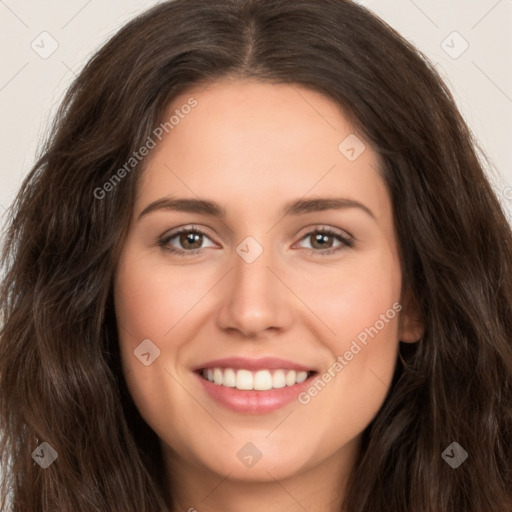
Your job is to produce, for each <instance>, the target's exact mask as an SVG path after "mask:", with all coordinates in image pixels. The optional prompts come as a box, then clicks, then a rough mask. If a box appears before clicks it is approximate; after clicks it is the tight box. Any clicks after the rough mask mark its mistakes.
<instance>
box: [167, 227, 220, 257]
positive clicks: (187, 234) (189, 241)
mask: <svg viewBox="0 0 512 512" xmlns="http://www.w3.org/2000/svg"><path fill="white" fill-rule="evenodd" d="M175 238H177V239H178V242H179V243H180V244H181V246H182V247H183V248H184V249H185V250H183V249H180V248H176V247H174V246H173V245H172V244H171V241H172V240H174V239H175ZM203 238H207V239H208V240H209V239H210V238H209V237H208V236H207V235H206V233H203V232H202V231H201V230H199V229H190V228H186V229H182V230H180V231H177V232H176V233H173V234H172V235H170V236H167V237H165V238H163V239H162V240H160V242H159V243H158V245H160V246H161V247H162V248H163V249H165V250H167V251H169V252H175V253H184V252H187V253H189V254H190V253H192V254H194V253H196V252H198V251H200V250H201V249H202V247H201V241H202V239H203ZM213 246H214V244H213V243H212V244H211V245H210V247H213Z"/></svg>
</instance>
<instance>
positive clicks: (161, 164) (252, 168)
mask: <svg viewBox="0 0 512 512" xmlns="http://www.w3.org/2000/svg"><path fill="white" fill-rule="evenodd" d="M191 99H193V102H194V103H192V102H191ZM190 104H194V105H195V106H194V107H193V108H189V107H187V108H185V106H187V105H190ZM173 116H174V117H173ZM171 118H173V120H174V122H173V124H172V127H170V125H169V124H168V125H167V130H166V131H168V133H166V131H164V134H163V136H162V140H161V141H157V143H158V144H157V147H156V149H154V150H153V151H152V152H151V154H150V155H149V158H148V161H147V162H146V164H147V165H146V169H145V171H144V174H143V176H142V180H141V182H140V186H139V194H138V199H139V203H140V202H141V201H144V202H147V201H151V200H152V201H154V200H157V199H158V198H159V197H162V196H164V195H165V194H172V195H180V196H187V197H195V196H201V197H202V198H203V197H209V198H212V199H215V200H218V201H220V202H222V203H224V202H225V203H226V204H232V205H237V206H238V207H239V208H243V209H244V211H245V212H249V211H251V208H253V207H254V208H255V209H257V208H258V207H261V206H262V205H263V204H265V203H266V204H267V205H268V199H269V198H270V199H271V200H272V202H276V201H281V200H282V201H284V202H286V200H287V199H288V200H293V199H296V198H298V197H307V196H308V194H310V195H314V196H319V195H330V196H333V195H342V196H344V197H347V198H349V199H354V200H363V199H364V200H365V201H366V202H369V203H371V204H372V205H373V208H372V209H375V210H376V213H377V214H379V213H380V214H381V215H382V214H385V213H386V210H389V209H390V205H389V197H388V196H387V191H386V187H385V184H384V182H383V180H382V178H381V176H380V174H379V171H378V168H379V160H378V156H377V155H376V154H375V152H374V151H373V150H372V148H371V147H370V146H369V145H368V144H367V143H366V142H365V141H364V140H363V139H362V136H361V135H360V134H356V133H355V131H354V128H353V127H352V126H351V125H350V123H349V121H348V120H347V118H346V116H345V115H344V113H343V110H342V109H341V108H340V107H339V106H338V105H337V104H336V103H335V102H333V101H332V100H330V99H329V98H327V97H326V96H324V95H322V94H320V93H318V92H316V91H312V90H310V89H307V88H304V87H302V86H299V85H296V84H269V83H261V82H256V81H235V80H222V81H218V82H214V83H212V84H210V85H208V86H207V87H206V88H205V87H204V86H203V87H196V88H192V89H190V90H188V91H187V92H185V93H183V94H181V95H180V96H178V97H176V98H175V99H174V100H173V101H172V103H171V104H170V105H169V106H168V108H167V110H166V113H165V115H164V116H163V123H165V122H166V121H169V120H170V119H171ZM354 156H355V157H356V158H354ZM221 198H222V199H221ZM137 206H138V207H139V209H140V208H142V207H143V204H138V205H137ZM260 213H261V212H260ZM388 213H389V212H388Z"/></svg>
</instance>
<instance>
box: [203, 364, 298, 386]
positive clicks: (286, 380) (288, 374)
mask: <svg viewBox="0 0 512 512" xmlns="http://www.w3.org/2000/svg"><path fill="white" fill-rule="evenodd" d="M202 375H203V377H204V378H205V379H207V380H209V381H210V382H213V383H214V384H216V385H217V386H226V387H230V388H237V389H240V390H252V389H254V390H256V391H266V390H269V389H279V388H284V387H285V386H294V385H295V384H300V383H301V382H304V381H305V380H306V379H307V378H308V373H307V372H304V371H298V372H297V371H295V370H258V371H257V372H251V371H249V370H234V369H233V368H208V369H207V370H203V372H202Z"/></svg>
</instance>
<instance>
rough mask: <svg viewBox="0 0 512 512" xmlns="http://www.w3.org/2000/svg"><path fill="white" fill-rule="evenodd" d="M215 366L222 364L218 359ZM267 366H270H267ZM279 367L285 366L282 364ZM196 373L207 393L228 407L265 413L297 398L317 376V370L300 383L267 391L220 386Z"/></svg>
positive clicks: (248, 412) (249, 412)
mask: <svg viewBox="0 0 512 512" xmlns="http://www.w3.org/2000/svg"><path fill="white" fill-rule="evenodd" d="M214 366H221V365H219V362H218V361H217V362H215V365H214ZM231 367H232V366H231ZM245 368H247V367H245ZM267 368H269V367H268V366H267ZM279 368H283V367H282V366H280V367H279ZM247 369H249V368H247ZM195 375H196V376H197V378H198V379H199V382H200V383H201V384H202V385H203V386H204V389H205V390H206V392H207V394H208V395H209V396H210V397H211V398H213V399H214V400H215V401H216V402H217V403H219V404H220V405H222V406H224V407H226V408H227V409H230V410H232V411H235V412H239V413H247V414H265V413H270V412H272V411H275V410H277V409H280V408H281V407H283V406H285V405H287V404H289V403H290V402H293V401H294V400H297V396H298V394H299V393H301V392H303V391H305V390H306V388H308V387H309V386H310V385H311V382H312V379H314V378H315V376H316V375H317V373H316V372H315V373H314V374H313V375H311V376H309V377H308V378H307V379H306V380H305V381H304V382H301V383H300V384H295V385H294V386H285V387H284V388H279V389H269V390H267V391H254V390H244V391H242V390H239V389H236V388H229V387H227V386H218V385H217V384H214V383H213V382H210V381H209V380H205V379H204V378H203V377H201V375H200V373H198V372H195Z"/></svg>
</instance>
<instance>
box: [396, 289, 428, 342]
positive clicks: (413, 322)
mask: <svg viewBox="0 0 512 512" xmlns="http://www.w3.org/2000/svg"><path fill="white" fill-rule="evenodd" d="M424 333H425V324H424V321H423V319H422V318H421V315H420V310H419V306H418V303H417V302H416V300H415V299H414V297H413V296H412V294H411V293H410V292H409V291H408V290H407V291H406V292H405V293H404V294H403V300H402V311H401V312H400V320H399V324H398V336H399V340H400V341H403V342H404V343H416V342H418V341H420V340H421V338H423V335H424Z"/></svg>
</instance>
